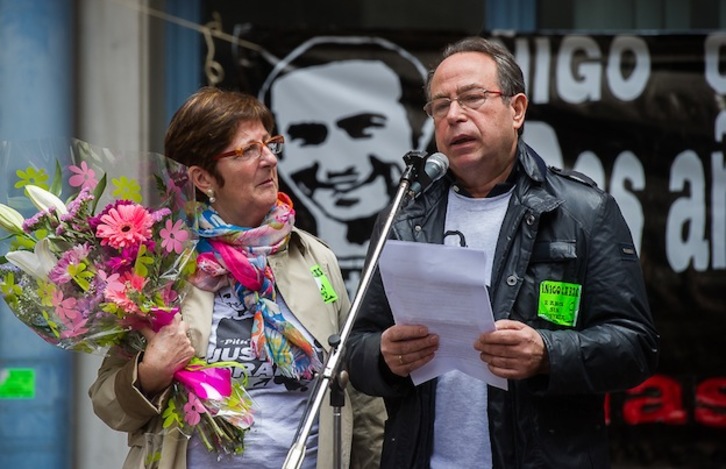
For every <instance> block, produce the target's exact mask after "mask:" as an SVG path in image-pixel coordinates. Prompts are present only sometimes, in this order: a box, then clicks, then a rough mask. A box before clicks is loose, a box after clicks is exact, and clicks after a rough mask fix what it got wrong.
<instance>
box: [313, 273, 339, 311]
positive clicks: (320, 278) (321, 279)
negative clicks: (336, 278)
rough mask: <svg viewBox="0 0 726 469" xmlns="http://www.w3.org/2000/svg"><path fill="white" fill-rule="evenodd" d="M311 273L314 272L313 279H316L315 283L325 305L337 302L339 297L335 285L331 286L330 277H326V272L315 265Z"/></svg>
mask: <svg viewBox="0 0 726 469" xmlns="http://www.w3.org/2000/svg"><path fill="white" fill-rule="evenodd" d="M310 272H312V274H313V278H315V283H317V284H318V289H319V290H320V296H322V297H323V301H324V302H325V303H332V302H334V301H337V300H338V295H337V294H336V293H335V290H334V289H333V285H331V284H330V280H328V277H327V276H326V275H325V272H323V269H321V268H320V266H319V265H318V264H315V265H314V266H312V267H310Z"/></svg>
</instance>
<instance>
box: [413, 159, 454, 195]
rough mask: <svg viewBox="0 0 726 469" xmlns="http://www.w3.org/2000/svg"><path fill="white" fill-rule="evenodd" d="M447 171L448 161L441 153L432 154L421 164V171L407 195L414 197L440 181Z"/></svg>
mask: <svg viewBox="0 0 726 469" xmlns="http://www.w3.org/2000/svg"><path fill="white" fill-rule="evenodd" d="M448 169H449V159H448V158H447V157H446V155H444V154H443V153H440V152H436V153H432V154H430V155H429V156H427V157H426V158H424V162H423V171H421V172H420V173H419V174H418V177H417V178H416V181H414V182H413V184H411V189H410V191H409V193H410V194H411V195H412V196H413V197H416V196H417V195H418V194H419V193H421V192H422V191H423V190H424V189H425V188H427V187H428V186H430V185H431V184H432V183H433V182H434V181H437V180H439V179H441V177H442V176H443V175H444V174H446V171H447V170H448Z"/></svg>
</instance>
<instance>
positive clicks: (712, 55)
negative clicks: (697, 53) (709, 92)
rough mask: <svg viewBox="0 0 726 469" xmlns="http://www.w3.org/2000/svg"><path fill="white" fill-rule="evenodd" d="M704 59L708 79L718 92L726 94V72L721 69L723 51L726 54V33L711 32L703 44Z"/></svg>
mask: <svg viewBox="0 0 726 469" xmlns="http://www.w3.org/2000/svg"><path fill="white" fill-rule="evenodd" d="M703 51H704V56H703V59H704V61H705V63H706V70H705V73H706V81H707V82H708V84H709V85H711V88H713V89H714V90H715V91H716V92H717V93H718V94H726V74H723V73H721V70H720V69H719V66H720V64H722V63H723V61H722V60H721V53H722V52H723V53H724V54H726V34H724V33H717V34H711V35H710V36H708V37H707V38H706V42H705V44H704V46H703Z"/></svg>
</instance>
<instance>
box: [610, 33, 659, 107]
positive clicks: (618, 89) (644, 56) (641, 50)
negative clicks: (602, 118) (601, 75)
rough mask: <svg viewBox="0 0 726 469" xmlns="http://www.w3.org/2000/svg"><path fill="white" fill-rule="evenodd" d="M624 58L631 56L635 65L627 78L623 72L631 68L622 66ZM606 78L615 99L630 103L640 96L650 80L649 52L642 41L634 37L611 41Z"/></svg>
mask: <svg viewBox="0 0 726 469" xmlns="http://www.w3.org/2000/svg"><path fill="white" fill-rule="evenodd" d="M625 56H629V57H630V56H632V59H633V61H634V65H635V66H634V67H632V71H631V72H630V73H629V76H628V77H626V76H625V75H624V72H625V71H626V70H630V69H631V67H630V66H629V65H627V66H624V64H623V58H624V57H625ZM607 78H608V84H609V85H610V91H612V93H613V95H614V96H615V97H616V98H618V99H621V100H623V101H631V100H633V99H635V98H637V97H638V96H640V94H641V93H642V92H643V90H645V87H646V86H647V84H648V79H649V78H650V52H649V51H648V45H647V44H646V43H645V41H644V40H643V39H641V38H639V37H634V36H617V37H615V39H613V43H612V46H611V47H610V56H609V58H608V65H607Z"/></svg>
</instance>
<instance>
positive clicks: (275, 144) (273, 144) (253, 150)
mask: <svg viewBox="0 0 726 469" xmlns="http://www.w3.org/2000/svg"><path fill="white" fill-rule="evenodd" d="M284 146H285V137H283V136H282V135H275V136H273V137H270V138H268V139H267V140H265V141H262V142H250V143H248V144H247V145H245V146H243V147H241V148H235V149H234V150H230V151H226V152H224V153H220V154H219V155H217V156H215V157H214V158H212V159H213V160H214V161H219V160H221V159H222V158H228V157H230V156H234V157H236V158H237V159H238V160H240V161H243V162H245V163H246V162H248V161H254V160H257V159H258V158H259V157H261V156H262V148H263V147H267V149H268V150H270V151H271V152H272V154H273V155H279V154H280V153H282V148H283V147H284Z"/></svg>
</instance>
